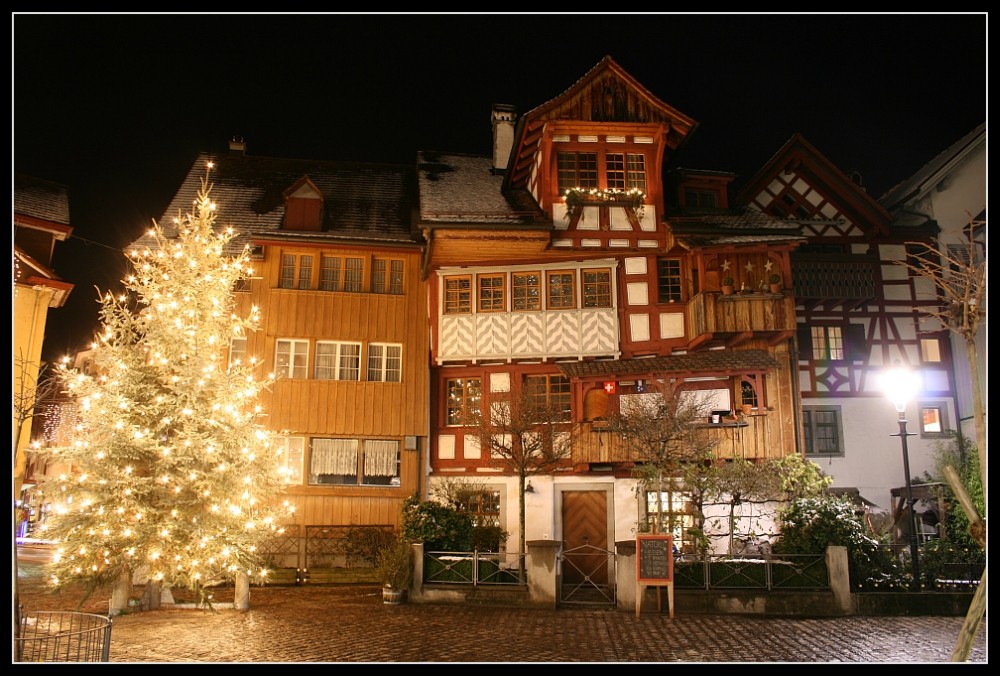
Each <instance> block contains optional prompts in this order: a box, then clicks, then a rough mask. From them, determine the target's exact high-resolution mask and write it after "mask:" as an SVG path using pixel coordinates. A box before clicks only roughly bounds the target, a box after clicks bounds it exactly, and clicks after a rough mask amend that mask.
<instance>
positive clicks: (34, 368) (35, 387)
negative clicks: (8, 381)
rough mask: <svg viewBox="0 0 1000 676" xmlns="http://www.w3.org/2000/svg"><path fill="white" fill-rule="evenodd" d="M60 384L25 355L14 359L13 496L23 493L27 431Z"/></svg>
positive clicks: (26, 462)
mask: <svg viewBox="0 0 1000 676" xmlns="http://www.w3.org/2000/svg"><path fill="white" fill-rule="evenodd" d="M59 389H60V385H59V382H58V380H57V379H56V378H54V377H52V375H51V373H50V372H49V369H48V368H47V367H45V366H43V365H41V364H39V363H38V362H35V361H31V360H30V359H27V358H25V357H24V356H18V357H16V358H15V359H14V397H13V398H14V402H13V403H14V448H15V449H16V453H15V456H14V498H15V499H16V498H17V497H18V496H19V495H20V494H21V485H22V483H23V482H24V473H25V471H26V469H27V467H28V452H27V448H26V447H27V444H23V443H21V442H23V441H24V432H25V430H27V429H29V428H30V425H31V421H32V420H33V419H34V418H35V417H36V416H39V415H41V414H42V413H43V412H44V411H45V408H44V406H43V405H44V404H45V403H46V402H51V401H52V400H53V399H54V398H55V395H56V394H58V393H59Z"/></svg>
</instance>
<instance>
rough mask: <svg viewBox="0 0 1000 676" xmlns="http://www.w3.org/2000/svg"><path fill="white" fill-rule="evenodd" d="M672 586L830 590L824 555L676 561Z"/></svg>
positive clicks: (714, 556) (702, 558)
mask: <svg viewBox="0 0 1000 676" xmlns="http://www.w3.org/2000/svg"><path fill="white" fill-rule="evenodd" d="M674 585H675V586H676V587H677V588H679V589H685V588H686V589H766V590H769V591H770V590H789V591H792V590H814V589H829V588H830V575H829V571H828V570H827V567H826V556H825V555H824V554H789V555H783V556H781V557H775V556H770V555H765V556H734V555H729V554H721V555H707V556H704V557H698V558H695V559H689V560H684V559H683V558H679V559H678V560H677V561H675V563H674Z"/></svg>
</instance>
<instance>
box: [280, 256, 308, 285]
mask: <svg viewBox="0 0 1000 676" xmlns="http://www.w3.org/2000/svg"><path fill="white" fill-rule="evenodd" d="M312 268H313V257H312V256H311V255H301V256H300V255H296V254H288V253H286V254H284V255H282V257H281V277H280V279H279V281H278V286H280V287H281V288H282V289H309V288H312Z"/></svg>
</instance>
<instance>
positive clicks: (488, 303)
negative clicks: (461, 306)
mask: <svg viewBox="0 0 1000 676" xmlns="http://www.w3.org/2000/svg"><path fill="white" fill-rule="evenodd" d="M504 278H505V275H477V276H476V284H477V286H478V287H479V292H478V297H479V311H480V312H503V311H504V310H506V309H507V303H506V302H505V301H504Z"/></svg>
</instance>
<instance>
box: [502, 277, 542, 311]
mask: <svg viewBox="0 0 1000 676" xmlns="http://www.w3.org/2000/svg"><path fill="white" fill-rule="evenodd" d="M531 277H534V278H535V282H534V284H532V283H531V279H530V278H531ZM510 280H511V281H510V296H511V311H512V312H539V311H541V309H542V280H543V277H542V271H541V270H531V271H524V272H521V271H515V272H511V275H510ZM521 280H524V282H523V283H520V284H519V281H521ZM532 301H534V302H532ZM532 305H533V306H534V307H531V306H532Z"/></svg>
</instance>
